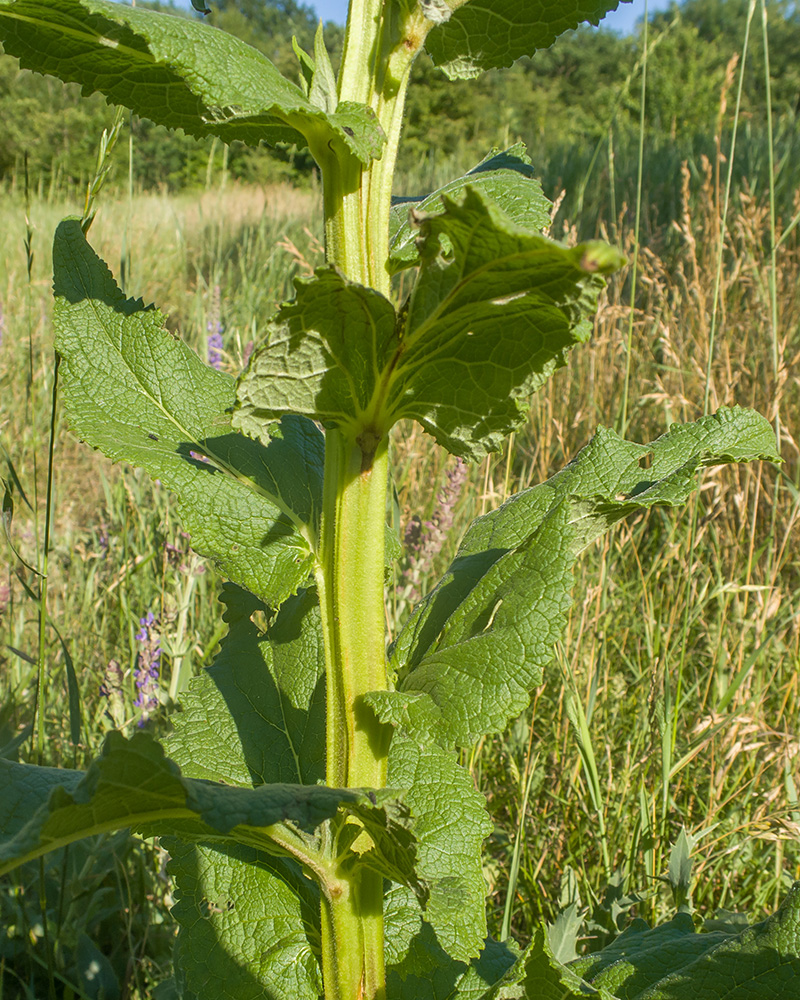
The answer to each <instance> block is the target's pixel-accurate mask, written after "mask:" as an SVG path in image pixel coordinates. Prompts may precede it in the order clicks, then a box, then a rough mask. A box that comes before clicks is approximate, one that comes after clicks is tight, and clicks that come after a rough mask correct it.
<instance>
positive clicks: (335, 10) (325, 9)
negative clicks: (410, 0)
mask: <svg viewBox="0 0 800 1000" xmlns="http://www.w3.org/2000/svg"><path fill="white" fill-rule="evenodd" d="M309 6H311V7H313V8H314V10H316V12H317V14H319V16H320V17H321V18H322V20H323V21H340V22H343V21H344V19H345V17H346V16H347V0H316V2H314V3H310V4H309ZM666 7H669V0H649V4H648V10H649V11H650V12H651V13H652V12H653V11H656V10H664V9H665V8H666ZM643 14H644V0H633V2H632V3H621V4H620V5H619V8H618V9H617V10H616V11H615V12H614V13H613V14H609V15H608V16H607V17H606V19H605V24H606V25H607V27H609V28H613V29H614V30H615V31H621V32H627V31H630V30H631V29H632V28H633V26H634V25H635V24H636V22H637V20H638V19H639V18H640V17H642V16H643Z"/></svg>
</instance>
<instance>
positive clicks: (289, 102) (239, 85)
mask: <svg viewBox="0 0 800 1000" xmlns="http://www.w3.org/2000/svg"><path fill="white" fill-rule="evenodd" d="M0 41H2V42H3V45H4V47H5V51H6V52H7V53H9V54H10V55H14V56H17V58H18V59H19V60H20V63H21V64H22V65H23V66H25V67H26V68H28V69H33V70H36V71H37V72H39V73H49V74H52V75H53V76H57V77H59V78H60V79H62V80H65V81H72V82H76V83H80V84H81V85H82V87H83V89H84V92H85V93H87V94H88V93H91V92H93V91H100V92H101V93H102V94H105V96H106V97H107V98H108V99H109V100H110V101H112V102H113V103H115V104H122V105H124V106H125V107H127V108H130V109H131V110H132V111H134V112H135V113H136V114H138V115H141V116H142V117H144V118H149V119H150V120H151V121H154V122H156V124H158V125H165V126H166V127H167V128H172V129H175V128H180V129H183V130H184V131H185V132H186V133H187V134H188V135H192V136H195V137H196V138H203V137H205V136H208V135H216V136H218V137H219V138H220V139H222V140H223V141H224V142H234V141H239V142H244V143H247V144H249V145H252V146H257V145H258V144H259V143H260V142H266V143H268V144H270V145H272V144H274V143H276V142H296V143H299V144H300V145H305V144H306V143H307V144H308V145H309V146H310V147H311V149H312V152H313V151H314V150H315V149H316V150H322V151H323V152H325V154H326V155H327V151H328V144H329V143H333V144H334V145H335V146H338V147H339V148H340V149H342V150H343V151H344V150H349V151H350V153H352V154H353V155H355V156H356V157H357V158H358V159H359V160H361V161H362V162H363V163H369V161H370V160H371V159H373V158H374V157H379V156H380V155H381V150H382V148H383V143H384V136H383V132H382V130H381V128H380V125H378V123H377V120H376V118H375V115H374V113H373V112H372V111H371V109H369V108H367V107H363V106H360V105H354V104H351V105H348V106H347V107H344V108H339V109H337V110H336V111H334V112H333V113H331V114H326V113H325V112H324V111H322V110H320V108H318V107H315V106H314V104H312V103H311V101H310V100H309V98H307V97H306V96H305V95H304V94H303V92H302V90H301V89H300V88H299V87H298V86H296V85H295V84H294V83H291V82H290V81H289V80H287V79H285V78H284V77H283V76H281V74H280V73H279V72H278V70H277V69H276V68H275V66H273V64H272V63H271V62H270V61H269V59H267V58H266V56H264V55H262V53H260V52H259V51H258V50H257V49H254V48H251V46H249V45H246V44H245V43H244V42H242V41H240V40H239V39H238V38H235V37H234V36H233V35H229V34H227V33H225V32H222V31H218V30H217V29H215V28H211V27H209V26H208V25H205V24H202V23H199V22H198V21H195V20H189V19H186V18H177V17H174V16H171V15H169V14H161V13H157V12H155V11H152V10H143V9H141V8H131V7H128V6H125V5H123V4H119V3H110V2H108V0H0Z"/></svg>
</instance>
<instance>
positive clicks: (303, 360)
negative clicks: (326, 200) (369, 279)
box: [233, 267, 397, 434]
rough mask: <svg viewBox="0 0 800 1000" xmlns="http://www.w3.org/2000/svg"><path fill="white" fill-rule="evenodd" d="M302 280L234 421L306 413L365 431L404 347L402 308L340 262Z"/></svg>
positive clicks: (251, 373) (243, 390)
mask: <svg viewBox="0 0 800 1000" xmlns="http://www.w3.org/2000/svg"><path fill="white" fill-rule="evenodd" d="M295 287H296V289H297V297H296V298H295V300H294V301H293V302H290V303H289V304H288V305H285V306H283V307H282V309H281V310H280V312H279V313H278V315H277V317H276V319H275V322H274V323H272V324H271V325H270V328H269V331H268V339H267V342H266V345H265V346H264V347H262V348H261V349H260V350H257V351H256V352H255V353H254V355H253V357H252V358H251V360H250V365H249V367H248V369H247V371H246V372H245V373H244V375H243V376H242V378H241V380H240V383H239V403H238V408H237V411H236V413H235V414H234V418H233V419H234V426H236V427H240V428H241V429H242V430H243V431H245V432H246V433H248V434H256V433H258V428H259V427H260V426H262V425H263V422H264V420H266V419H274V418H276V417H279V416H282V415H283V414H285V413H302V414H304V415H306V416H309V417H313V418H314V419H316V420H320V421H322V423H324V424H326V425H328V426H335V427H339V428H346V427H351V428H355V430H354V433H359V431H360V430H361V429H362V427H363V426H365V425H366V424H368V423H369V422H370V420H371V415H372V413H373V411H374V408H375V397H376V395H377V393H378V392H379V382H378V380H379V378H380V375H381V373H382V371H383V370H384V369H385V368H386V367H387V366H388V365H389V364H390V361H391V357H392V353H393V352H394V350H395V349H396V345H397V337H396V332H395V322H396V320H395V312H394V308H393V306H392V304H391V302H389V300H388V299H385V298H384V297H383V296H382V295H380V294H379V293H378V292H375V291H373V290H372V289H370V288H364V287H362V286H361V285H356V284H354V283H352V282H349V281H347V279H346V278H344V276H343V275H341V274H340V273H339V272H338V271H336V270H334V269H333V268H327V267H322V268H319V269H318V270H317V272H316V274H315V275H314V277H313V278H299V279H297V280H296V281H295Z"/></svg>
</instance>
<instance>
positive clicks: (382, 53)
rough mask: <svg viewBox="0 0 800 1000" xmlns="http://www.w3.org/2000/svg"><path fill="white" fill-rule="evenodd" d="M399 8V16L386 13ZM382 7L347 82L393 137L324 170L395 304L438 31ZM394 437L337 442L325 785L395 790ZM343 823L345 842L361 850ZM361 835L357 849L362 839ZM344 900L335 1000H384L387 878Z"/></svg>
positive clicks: (336, 905) (328, 952) (368, 282)
mask: <svg viewBox="0 0 800 1000" xmlns="http://www.w3.org/2000/svg"><path fill="white" fill-rule="evenodd" d="M387 8H389V9H387ZM391 8H392V5H389V4H386V5H384V3H383V0H351V2H350V11H349V15H348V25H347V31H346V36H345V45H344V52H343V56H342V66H341V69H340V73H339V99H340V100H341V101H357V102H359V103H361V104H366V105H368V106H369V107H371V108H372V109H373V111H374V112H375V114H376V116H377V119H378V121H379V122H380V124H381V127H382V128H383V130H384V134H385V136H386V143H385V146H384V149H383V154H382V156H381V158H380V159H379V160H373V161H372V162H370V163H369V164H367V165H364V164H362V163H360V161H358V159H357V158H356V157H355V156H354V155H353V154H352V153H351V152H349V151H348V150H347V149H346V148H345V147H344V146H343V145H340V146H336V147H335V148H334V146H331V147H328V148H326V149H324V150H315V155H316V156H317V159H318V161H319V163H320V166H321V167H322V175H323V192H324V207H325V240H326V258H327V261H328V263H330V264H333V265H335V266H337V267H338V268H340V269H341V270H342V271H343V272H344V274H345V276H346V277H347V278H349V279H350V280H351V281H354V282H358V283H359V284H362V285H365V286H368V287H371V288H373V289H375V290H376V291H378V292H380V293H381V294H383V295H385V296H387V297H389V295H390V294H391V281H390V276H389V272H388V270H387V266H386V264H387V259H388V256H389V214H390V209H391V194H392V180H393V176H394V167H395V161H396V157H397V146H398V143H399V139H400V126H401V121H402V115H403V104H404V101H405V94H406V88H407V85H408V78H409V74H410V70H411V64H412V62H413V60H414V57H415V55H416V53H417V52H418V51H419V48H420V47H421V45H422V42H423V41H424V38H425V34H426V32H427V28H428V27H430V24H429V23H428V22H427V21H426V20H425V18H424V17H423V16H422V15H421V14H419V13H416V12H415V13H414V14H411V15H405V20H404V21H402V22H401V20H400V18H399V16H398V15H397V13H396V11H394V10H393V9H391ZM388 477H389V468H388V440H387V439H386V437H383V438H380V439H379V438H377V437H376V436H375V435H374V434H373V433H372V432H371V429H370V428H363V430H362V431H361V432H358V431H355V432H353V431H346V430H338V429H331V430H328V431H327V433H326V443H325V480H324V488H323V513H322V525H321V535H320V562H319V568H318V570H317V587H318V591H319V597H320V609H321V614H322V628H323V637H324V643H325V654H326V669H327V765H326V778H327V782H328V784H329V785H331V786H333V787H350V788H353V787H356V788H357V787H367V788H381V787H383V786H384V785H385V783H386V758H387V752H388V739H387V735H386V733H387V729H386V727H384V726H382V725H381V724H380V723H379V722H378V720H377V719H376V718H375V716H374V714H373V713H372V712H371V711H370V710H369V709H368V708H367V706H366V705H365V704H364V701H363V696H364V695H365V694H367V693H368V692H370V691H376V690H385V689H386V688H387V687H388V685H389V681H388V675H387V668H386V637H385V620H384V589H383V582H384V548H385V541H384V538H385V530H386V496H387V486H388ZM338 822H339V825H338V826H337V825H336V822H334V824H333V826H332V831H331V832H332V835H333V840H334V842H336V841H337V839H338V837H339V836H340V835H344V840H343V843H344V844H350V843H351V841H352V836H351V833H352V830H351V829H349V828H348V827H347V824H346V822H344V823H343V821H338ZM368 840H369V839H368V837H367V835H366V834H365V833H364V832H363V831H362V832H361V834H360V835H359V836H358V839H357V841H356V843H355V844H353V849H354V850H358V848H359V846H360V845H361V843H362V841H363V842H365V843H364V847H365V849H366V848H368V847H369V842H368ZM337 884H338V885H339V886H340V890H341V891H339V892H338V893H337V894H336V896H335V897H334V896H330V895H325V896H324V898H323V901H322V913H321V918H322V969H323V979H324V983H325V1000H385V971H384V958H383V949H384V941H383V879H382V877H381V876H380V875H377V874H375V873H372V872H369V871H367V870H366V869H364V868H363V867H358V866H357V867H356V870H355V871H354V872H350V871H349V870H347V871H343V872H341V873H340V877H339V881H338V883H337Z"/></svg>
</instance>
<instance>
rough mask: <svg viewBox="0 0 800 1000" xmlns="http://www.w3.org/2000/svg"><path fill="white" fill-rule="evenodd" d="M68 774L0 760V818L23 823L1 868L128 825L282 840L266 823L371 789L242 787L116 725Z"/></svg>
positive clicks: (325, 814)
mask: <svg viewBox="0 0 800 1000" xmlns="http://www.w3.org/2000/svg"><path fill="white" fill-rule="evenodd" d="M61 775H62V777H61V780H60V781H58V782H56V780H55V777H54V773H53V771H52V769H47V771H46V772H45V773H44V775H42V774H41V773H40V770H39V768H38V767H36V766H35V765H33V764H17V763H14V762H12V761H7V760H0V789H1V790H2V792H3V795H2V798H1V799H0V801H1V802H2V807H0V828H2V829H4V830H5V828H6V825H8V827H9V828H10V829H11V830H16V832H15V833H13V834H12V835H11V836H10V837H6V838H5V839H4V840H3V842H2V845H0V873H2V872H4V871H8V870H9V869H11V868H13V867H16V866H17V865H19V864H21V863H22V862H24V861H29V860H31V859H32V858H36V857H39V856H41V855H42V854H46V853H48V852H50V851H53V850H57V849H58V848H60V847H63V846H64V845H66V844H69V843H72V842H73V841H75V840H80V839H82V838H83V837H89V836H93V835H94V834H97V833H104V832H107V831H109V830H118V829H124V828H126V827H130V828H132V829H136V830H140V831H146V832H148V833H154V834H160V835H167V834H171V833H179V834H180V835H181V836H182V837H185V838H191V839H193V840H207V841H224V842H228V841H230V842H233V843H237V842H238V843H244V844H250V845H255V846H257V847H261V848H263V849H265V850H275V847H274V843H273V841H272V840H271V837H270V834H269V831H267V830H265V829H264V828H265V827H269V826H272V825H274V824H278V823H285V822H290V823H291V824H293V825H294V826H297V827H299V828H301V829H313V828H314V827H317V826H319V824H320V823H322V822H323V821H324V820H325V819H328V818H330V817H331V816H333V815H334V814H335V813H336V812H337V810H338V808H339V806H340V805H342V804H345V803H348V802H353V803H356V802H358V801H359V800H361V799H363V800H364V802H365V804H366V805H367V806H368V805H369V804H370V803H369V799H368V798H367V797H366V796H365V795H364V793H360V792H353V791H346V790H342V791H340V790H335V789H330V788H325V787H324V786H321V785H310V786H305V785H288V784H273V785H262V786H261V787H259V788H252V787H250V788H237V787H230V786H225V785H220V784H214V783H212V782H208V781H202V780H197V779H192V778H186V777H184V776H183V775H182V774H181V773H180V770H179V769H178V767H177V766H176V765H175V764H174V763H173V762H172V761H171V760H169V759H168V758H166V757H165V756H164V752H163V750H162V749H161V747H160V746H159V745H158V744H157V743H156V742H155V741H154V740H153V739H152V738H151V737H150V736H149V735H147V734H146V733H137V734H135V735H134V736H133V738H132V739H131V740H130V741H128V740H126V739H125V738H124V737H123V736H121V735H120V734H119V733H110V734H109V735H108V737H107V738H106V742H105V745H104V747H103V753H102V755H101V756H100V757H99V758H98V759H97V760H96V761H95V762H94V763H93V764H92V766H91V767H90V768H89V770H88V771H87V772H86V773H85V774H79V775H78V778H77V780H76V772H74V771H63V772H61ZM29 785H34V786H37V788H38V790H39V791H37V793H36V794H37V796H38V797H39V798H40V800H41V805H40V806H39V808H38V809H36V811H35V812H34V813H33V814H32V815H30V816H29V817H28V820H27V822H26V823H25V824H24V825H22V826H20V823H19V821H18V814H19V809H20V805H24V806H28V805H30V800H29V799H28V797H27V792H25V791H24V789H26V788H27V786H29ZM20 789H22V790H23V791H20ZM45 790H46V791H47V792H48V795H47V799H46V800H44V795H43V792H44V791H45ZM235 828H236V832H235V833H233V834H232V831H233V830H234V829H235ZM298 835H299V834H298Z"/></svg>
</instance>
